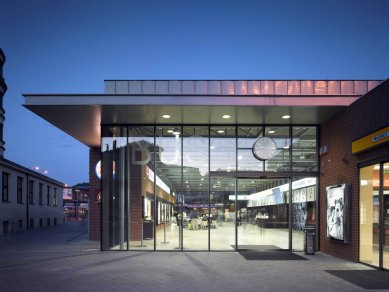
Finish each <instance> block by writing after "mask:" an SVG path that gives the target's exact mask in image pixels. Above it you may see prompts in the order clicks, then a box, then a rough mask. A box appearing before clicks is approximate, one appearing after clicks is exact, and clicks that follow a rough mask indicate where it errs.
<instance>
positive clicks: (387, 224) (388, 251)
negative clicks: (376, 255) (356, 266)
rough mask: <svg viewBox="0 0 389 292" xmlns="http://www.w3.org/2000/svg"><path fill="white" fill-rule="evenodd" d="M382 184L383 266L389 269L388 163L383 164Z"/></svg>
mask: <svg viewBox="0 0 389 292" xmlns="http://www.w3.org/2000/svg"><path fill="white" fill-rule="evenodd" d="M382 185H383V187H382V189H383V205H384V209H383V211H384V212H383V213H384V239H383V245H384V246H383V253H384V254H383V267H384V268H385V269H389V163H384V164H383V183H382Z"/></svg>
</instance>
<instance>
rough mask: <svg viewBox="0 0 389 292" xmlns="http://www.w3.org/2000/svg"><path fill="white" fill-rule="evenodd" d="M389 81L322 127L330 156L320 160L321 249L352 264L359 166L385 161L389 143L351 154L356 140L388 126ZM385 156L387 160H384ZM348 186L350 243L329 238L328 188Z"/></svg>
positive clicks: (322, 142)
mask: <svg viewBox="0 0 389 292" xmlns="http://www.w3.org/2000/svg"><path fill="white" fill-rule="evenodd" d="M388 116H389V80H387V81H385V82H384V83H382V84H381V85H380V86H378V87H377V88H375V89H373V90H372V91H371V92H369V93H367V94H366V95H365V96H363V97H361V98H360V99H359V100H358V101H356V102H355V103H353V104H352V105H351V106H349V107H348V108H346V109H344V110H342V111H341V112H339V113H337V114H336V115H335V116H333V117H331V118H330V119H329V120H327V121H326V122H324V123H323V124H321V125H320V132H321V135H320V145H321V146H324V145H326V146H327V147H328V154H326V155H323V156H322V157H321V158H320V172H321V177H320V194H319V203H320V214H319V216H320V218H319V219H320V220H319V222H320V235H319V240H320V250H321V251H323V252H325V253H328V254H331V255H334V256H337V257H341V258H344V259H347V260H351V261H358V260H359V169H358V164H359V163H362V162H368V161H370V160H373V159H382V160H386V159H388V156H389V146H388V144H385V145H382V146H379V147H377V148H375V149H371V150H368V151H366V152H363V153H361V154H357V155H352V154H351V143H352V141H353V140H356V139H358V138H361V137H363V136H366V135H368V134H371V133H372V132H375V131H377V130H379V129H381V128H383V127H385V126H388V125H389V119H388ZM385 157H386V158H385ZM340 183H349V184H351V186H352V196H351V222H352V223H351V243H350V244H343V243H340V242H336V241H333V240H329V239H327V238H326V203H327V202H326V186H330V185H336V184H340Z"/></svg>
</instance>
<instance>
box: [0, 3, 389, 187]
mask: <svg viewBox="0 0 389 292" xmlns="http://www.w3.org/2000/svg"><path fill="white" fill-rule="evenodd" d="M388 11H389V1H380V0H371V1H368V0H365V1H360V0H353V1H351V0H350V1H335V0H334V1H326V0H323V1H319V0H317V1H315V0H305V1H298V0H297V1H290V0H285V1H281V0H275V1H269V0H268V1H260V0H253V1H251V0H235V1H231V0H207V1H205V0H193V1H189V0H187V1H186V0H180V1H174V0H154V1H149V0H139V1H131V0H128V1H108V0H107V1H98V0H93V1H88V0H84V1H79V0H55V1H54V0H35V1H32V0H31V1H30V0H24V1H21V0H0V47H1V48H2V49H3V51H4V52H5V54H6V57H7V62H6V65H5V68H4V74H5V79H6V83H7V85H8V92H7V93H6V95H5V100H4V107H5V110H6V121H5V141H6V151H5V157H6V158H8V159H10V160H13V161H15V162H17V163H20V164H22V165H24V166H26V167H30V168H33V167H34V166H36V165H39V166H40V167H41V168H42V169H47V170H48V171H49V176H51V177H53V178H55V179H57V180H60V181H62V182H64V183H67V184H69V185H73V184H75V183H78V182H82V181H88V148H87V147H86V146H84V145H83V144H81V143H80V142H78V141H76V140H74V139H73V138H72V137H70V136H68V135H67V134H65V133H63V132H61V131H60V130H58V129H57V128H55V127H54V126H52V125H51V124H49V123H48V122H46V121H45V120H43V119H41V118H39V117H37V116H36V115H35V114H33V113H31V112H30V111H28V110H27V109H25V108H24V107H22V104H23V103H24V99H23V97H22V95H21V94H22V93H103V90H104V83H103V80H104V79H386V78H388V76H389V57H388V52H389V38H388V37H387V35H388V31H389V17H388V14H387V12H388Z"/></svg>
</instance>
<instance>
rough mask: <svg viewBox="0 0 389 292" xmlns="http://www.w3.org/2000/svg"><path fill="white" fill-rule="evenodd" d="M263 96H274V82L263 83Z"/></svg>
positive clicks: (266, 81)
mask: <svg viewBox="0 0 389 292" xmlns="http://www.w3.org/2000/svg"><path fill="white" fill-rule="evenodd" d="M261 94H274V81H269V80H265V81H261Z"/></svg>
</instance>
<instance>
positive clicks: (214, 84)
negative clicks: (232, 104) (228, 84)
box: [208, 81, 221, 95]
mask: <svg viewBox="0 0 389 292" xmlns="http://www.w3.org/2000/svg"><path fill="white" fill-rule="evenodd" d="M208 94H215V95H219V94H221V85H220V81H208Z"/></svg>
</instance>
